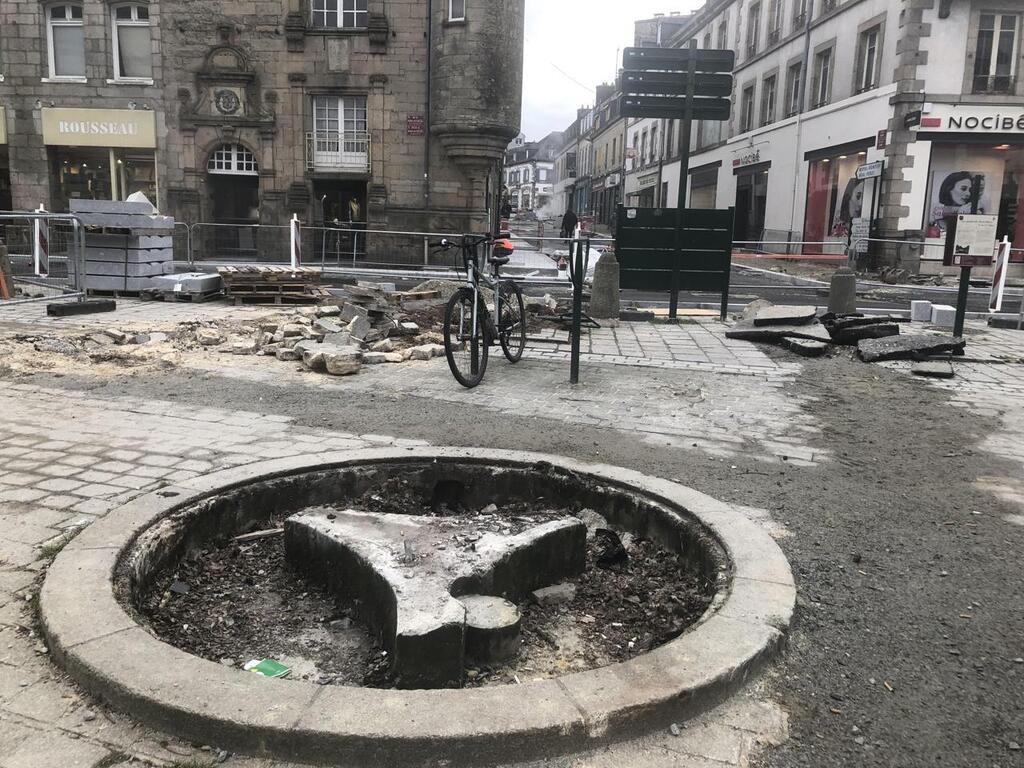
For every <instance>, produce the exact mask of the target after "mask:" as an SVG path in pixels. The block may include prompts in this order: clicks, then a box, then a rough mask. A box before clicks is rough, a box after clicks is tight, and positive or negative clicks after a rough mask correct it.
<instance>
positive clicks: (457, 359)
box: [431, 235, 526, 389]
mask: <svg viewBox="0 0 1024 768" xmlns="http://www.w3.org/2000/svg"><path fill="white" fill-rule="evenodd" d="M431 245H432V246H433V247H435V248H440V249H442V250H449V249H450V248H455V247H457V248H459V250H460V251H461V254H462V266H463V268H464V269H465V271H466V284H465V285H464V286H463V287H462V288H459V290H458V291H456V292H455V293H454V294H453V295H452V297H451V299H449V300H448V305H447V306H446V307H445V312H444V353H445V357H447V358H448V367H449V368H450V369H451V372H452V375H453V376H454V377H455V380H456V381H458V382H459V384H461V385H462V386H464V387H466V388H467V389H472V388H473V387H475V386H477V385H478V384H479V383H480V382H481V381H482V380H483V378H484V372H485V371H486V370H487V358H488V354H489V350H490V347H491V346H493V345H494V344H496V343H497V344H500V345H501V349H502V352H504V354H505V357H506V358H507V359H508V361H509V362H510V363H518V362H519V361H520V360H521V359H522V357H523V350H524V349H525V348H526V309H525V304H524V302H523V292H522V291H521V290H520V288H519V286H518V285H516V283H515V281H513V280H502V279H501V267H503V266H504V265H505V264H508V261H509V256H510V255H511V253H512V244H511V242H510V241H509V240H507V239H503V238H499V239H495V238H493V237H492V236H491V235H463V236H462V237H461V238H460V241H459V243H457V244H456V243H453V242H452V241H450V240H448V239H444V240H441V241H440V242H437V243H432V244H431ZM481 246H484V247H485V248H486V249H487V251H488V252H489V253H488V259H487V261H488V263H489V264H490V266H491V269H492V273H491V275H487V274H486V273H485V272H484V270H483V269H482V268H481V264H480V250H481ZM481 283H483V284H484V285H486V286H488V287H490V288H492V289H493V290H494V314H495V317H494V318H493V320H492V318H491V312H490V310H489V308H488V307H487V303H486V302H485V301H484V298H483V296H482V295H481V292H480V284H481Z"/></svg>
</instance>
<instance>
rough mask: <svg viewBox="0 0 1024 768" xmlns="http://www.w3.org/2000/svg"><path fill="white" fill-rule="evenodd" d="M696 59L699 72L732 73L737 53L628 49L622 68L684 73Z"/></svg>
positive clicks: (712, 50) (704, 50)
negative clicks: (691, 61)
mask: <svg viewBox="0 0 1024 768" xmlns="http://www.w3.org/2000/svg"><path fill="white" fill-rule="evenodd" d="M691 57H692V58H695V63H694V64H695V68H696V71H698V72H732V70H733V67H735V66H736V52H735V51H730V50H718V49H713V48H708V49H700V50H693V51H691V50H690V49H689V48H627V49H626V50H625V51H624V52H623V54H622V68H623V69H626V70H631V69H632V70H651V69H657V70H663V71H667V72H682V71H686V70H687V69H689V67H690V60H691Z"/></svg>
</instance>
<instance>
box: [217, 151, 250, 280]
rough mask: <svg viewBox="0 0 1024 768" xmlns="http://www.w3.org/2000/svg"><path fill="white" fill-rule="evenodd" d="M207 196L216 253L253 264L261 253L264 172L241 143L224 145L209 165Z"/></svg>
mask: <svg viewBox="0 0 1024 768" xmlns="http://www.w3.org/2000/svg"><path fill="white" fill-rule="evenodd" d="M206 171H207V194H209V196H210V208H209V210H210V212H211V218H212V221H213V223H214V224H217V225H219V226H216V227H213V230H214V233H213V246H214V253H215V254H216V256H217V258H219V259H227V260H237V261H251V260H254V259H255V258H256V254H257V247H256V246H257V241H258V238H257V231H258V230H257V226H258V225H259V220H260V177H259V173H260V169H259V164H258V163H257V162H256V157H255V156H254V155H253V153H252V152H250V151H249V150H248V149H246V148H245V147H244V146H242V145H241V144H222V145H220V146H219V147H217V149H215V150H214V151H213V153H212V154H211V155H210V159H209V161H208V162H207V164H206Z"/></svg>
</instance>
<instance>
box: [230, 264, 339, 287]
mask: <svg viewBox="0 0 1024 768" xmlns="http://www.w3.org/2000/svg"><path fill="white" fill-rule="evenodd" d="M217 273H218V274H219V275H220V277H221V279H222V280H223V281H224V283H225V284H226V285H227V284H243V283H244V284H248V283H284V282H288V283H303V284H310V283H312V284H317V283H319V282H320V271H319V270H316V269H310V268H308V267H299V268H298V269H292V268H291V267H278V266H269V265H268V266H241V267H219V268H218V269H217Z"/></svg>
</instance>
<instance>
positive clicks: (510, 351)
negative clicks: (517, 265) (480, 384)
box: [498, 280, 526, 363]
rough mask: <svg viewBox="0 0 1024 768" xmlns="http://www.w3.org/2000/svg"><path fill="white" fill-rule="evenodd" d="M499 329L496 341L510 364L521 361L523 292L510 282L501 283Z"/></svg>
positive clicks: (524, 327) (524, 333)
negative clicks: (499, 342)
mask: <svg viewBox="0 0 1024 768" xmlns="http://www.w3.org/2000/svg"><path fill="white" fill-rule="evenodd" d="M500 288H501V328H499V329H498V339H499V341H501V349H502V351H503V352H504V353H505V357H507V358H508V361H509V362H510V363H518V362H519V361H520V360H522V359H523V350H524V349H526V308H525V305H524V303H523V292H522V291H521V290H520V289H519V286H518V285H517V284H516V283H515V282H513V281H512V280H503V281H502V282H501V286H500Z"/></svg>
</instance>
